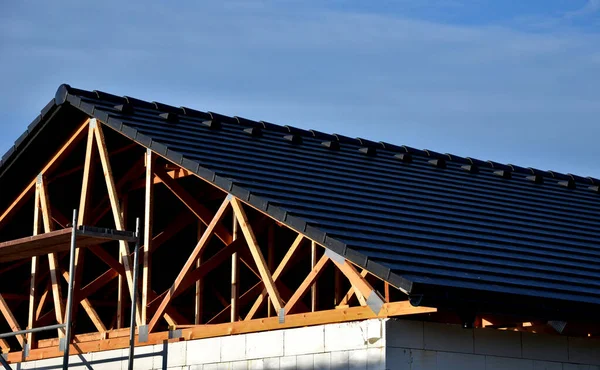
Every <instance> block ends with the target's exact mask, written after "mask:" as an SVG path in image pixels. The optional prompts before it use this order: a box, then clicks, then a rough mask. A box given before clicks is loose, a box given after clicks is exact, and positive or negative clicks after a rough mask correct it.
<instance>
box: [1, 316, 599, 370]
mask: <svg viewBox="0 0 600 370" xmlns="http://www.w3.org/2000/svg"><path fill="white" fill-rule="evenodd" d="M127 355H128V349H123V350H121V349H119V350H112V351H104V352H97V353H90V354H85V355H81V356H71V361H70V363H71V368H73V369H82V370H83V369H95V370H107V369H110V370H113V369H115V370H121V369H127ZM61 367H62V358H56V359H48V360H40V361H31V362H25V363H22V364H18V365H14V366H13V369H48V370H50V369H60V368H61ZM135 368H136V369H168V370H211V369H219V370H220V369H245V370H246V369H264V370H278V369H281V370H284V369H302V370H304V369H330V370H351V369H361V370H384V369H389V370H440V369H459V370H480V369H483V370H504V369H507V370H520V369H525V370H600V340H598V339H595V338H571V337H566V336H559V335H543V334H532V333H521V332H513V331H500V330H494V329H463V328H461V327H460V326H459V325H446V324H438V323H428V322H422V321H409V320H393V319H392V320H378V319H373V320H365V321H360V322H349V323H342V324H329V325H319V326H312V327H305V328H295V329H284V330H275V331H270V332H263V333H252V334H242V335H232V336H224V337H219V338H209V339H199V340H192V341H181V342H172V343H164V344H158V345H150V346H145V347H137V348H136V359H135Z"/></svg>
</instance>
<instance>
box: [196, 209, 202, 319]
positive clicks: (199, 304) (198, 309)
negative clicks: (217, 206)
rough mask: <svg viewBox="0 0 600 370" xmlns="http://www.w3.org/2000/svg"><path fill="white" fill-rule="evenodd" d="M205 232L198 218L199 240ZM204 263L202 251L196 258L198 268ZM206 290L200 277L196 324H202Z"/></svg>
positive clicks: (197, 286) (197, 289)
mask: <svg viewBox="0 0 600 370" xmlns="http://www.w3.org/2000/svg"><path fill="white" fill-rule="evenodd" d="M203 232H204V224H203V223H202V221H200V220H198V240H200V238H201V237H202V233H203ZM201 264H202V252H200V254H199V255H198V259H197V260H196V268H198V267H200V265H201ZM203 291H204V281H203V279H198V280H197V281H196V296H195V304H194V308H195V310H194V324H195V325H200V324H202V295H203V294H204V293H203Z"/></svg>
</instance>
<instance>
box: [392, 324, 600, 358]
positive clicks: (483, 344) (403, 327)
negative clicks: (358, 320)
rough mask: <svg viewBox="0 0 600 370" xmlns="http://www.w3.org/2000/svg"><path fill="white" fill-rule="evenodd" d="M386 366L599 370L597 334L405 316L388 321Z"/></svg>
mask: <svg viewBox="0 0 600 370" xmlns="http://www.w3.org/2000/svg"><path fill="white" fill-rule="evenodd" d="M385 331H386V336H385V337H386V338H385V339H386V355H385V356H386V368H387V369H390V370H438V369H457V370H470V369H473V370H475V369H483V370H504V369H506V370H520V369H524V370H542V369H546V370H555V369H556V370H575V369H577V370H600V340H599V339H595V338H572V337H566V336H559V335H548V334H533V333H526V332H514V331H502V330H495V329H463V328H462V327H461V326H460V325H447V324H438V323H429V322H421V321H408V320H388V321H387V323H386V329H385Z"/></svg>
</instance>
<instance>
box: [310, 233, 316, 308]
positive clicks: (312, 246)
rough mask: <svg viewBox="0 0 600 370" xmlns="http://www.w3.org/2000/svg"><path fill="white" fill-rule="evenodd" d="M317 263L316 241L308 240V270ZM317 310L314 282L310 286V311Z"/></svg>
mask: <svg viewBox="0 0 600 370" xmlns="http://www.w3.org/2000/svg"><path fill="white" fill-rule="evenodd" d="M316 265H317V243H315V242H314V241H311V242H310V270H311V271H312V270H313V269H314V268H315V266H316ZM316 310H317V283H316V282H314V283H313V284H312V286H311V287H310V311H311V312H315V311H316Z"/></svg>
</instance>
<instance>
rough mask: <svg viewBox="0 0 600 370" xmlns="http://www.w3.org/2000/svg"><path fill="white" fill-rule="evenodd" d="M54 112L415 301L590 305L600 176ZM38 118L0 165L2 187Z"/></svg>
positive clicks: (120, 105)
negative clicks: (96, 124) (257, 212)
mask: <svg viewBox="0 0 600 370" xmlns="http://www.w3.org/2000/svg"><path fill="white" fill-rule="evenodd" d="M55 110H68V111H69V112H71V113H69V114H66V113H65V115H66V117H69V115H75V114H76V113H75V112H77V114H84V115H88V116H90V117H95V118H97V119H99V120H101V121H102V122H104V123H106V124H107V125H108V126H110V127H112V128H113V129H115V130H118V131H120V132H122V133H123V134H124V135H126V136H128V137H129V138H131V139H132V140H135V141H137V142H138V143H140V144H142V145H144V146H146V147H148V148H150V149H152V150H153V151H155V152H156V153H158V154H160V155H162V156H164V157H166V158H168V159H170V160H172V161H173V162H176V163H179V164H181V165H182V166H183V167H185V168H187V169H189V170H190V171H192V172H194V173H196V174H198V175H199V176H200V177H202V178H204V179H206V180H207V181H210V182H212V183H214V184H215V185H217V186H219V187H220V188H223V189H224V190H226V191H229V192H231V193H233V194H234V195H236V196H237V197H239V198H241V199H243V200H245V201H248V202H249V203H251V204H252V205H254V206H255V207H257V208H259V209H261V210H263V211H264V212H266V213H268V214H270V215H271V216H273V217H274V218H276V219H277V220H279V221H281V222H283V223H285V224H287V225H289V226H290V227H292V228H294V229H296V230H298V231H299V232H302V233H304V234H305V235H307V236H308V237H310V238H312V239H314V240H316V241H318V242H320V243H322V244H323V245H324V246H326V247H328V248H329V249H331V250H333V251H335V252H337V253H339V254H341V255H343V256H345V257H346V258H348V259H349V260H351V261H353V262H354V263H356V264H358V265H360V266H363V267H365V268H366V269H368V270H369V271H370V272H372V273H373V274H375V275H377V276H379V277H381V278H382V279H384V280H386V281H389V282H390V283H392V284H393V285H394V286H397V287H399V288H401V289H402V290H404V291H406V292H407V293H409V294H410V295H411V296H412V297H413V298H414V299H415V300H416V303H419V301H420V300H421V299H425V300H428V299H429V300H430V301H431V302H433V303H436V304H439V305H441V304H443V302H451V301H452V300H453V299H454V300H456V302H458V301H460V302H462V303H460V304H462V305H470V304H478V305H485V302H488V303H490V304H491V303H493V304H495V305H497V304H506V305H508V306H511V305H517V304H519V305H524V304H527V305H534V306H536V307H537V308H539V307H544V308H546V309H548V310H550V311H553V310H558V309H559V307H560V309H564V308H565V307H569V305H570V303H573V302H577V303H579V304H580V306H579V307H583V306H586V307H588V306H589V307H595V309H597V306H596V305H598V304H600V194H599V185H600V180H597V179H593V178H584V177H579V176H575V175H569V174H560V173H556V172H552V171H540V170H536V169H531V168H523V167H519V166H514V165H505V164H500V163H495V162H490V161H487V162H486V161H481V160H476V159H471V158H462V157H458V156H454V155H450V154H440V153H436V152H433V151H430V150H417V149H414V148H410V147H407V146H398V145H393V144H389V143H384V142H372V141H368V140H364V139H360V138H356V139H355V138H349V137H345V136H342V135H337V134H333V135H332V134H326V133H322V132H319V131H315V130H309V131H306V130H302V129H299V128H295V127H290V126H280V125H275V124H272V123H268V122H263V121H261V122H256V121H252V120H248V119H244V118H241V117H227V116H223V115H220V114H216V113H211V112H201V111H197V110H194V109H190V108H186V107H173V106H168V105H164V104H160V103H156V102H146V101H142V100H137V99H134V98H131V97H119V96H114V95H111V94H107V93H104V92H100V91H92V92H90V91H84V90H78V89H75V88H71V87H69V86H68V85H62V86H61V87H60V88H59V89H58V91H57V94H56V97H55V99H54V100H53V101H52V102H51V103H50V104H49V105H48V106H47V107H46V108H45V111H46V113H45V114H46V115H49V114H50V113H48V112H54V111H55ZM43 114H44V112H43ZM43 114H42V115H41V116H40V117H38V119H36V121H37V122H38V123H39V122H43V121H44V120H45V118H44V117H43ZM36 121H34V124H33V125H30V127H29V130H28V133H26V134H24V135H23V136H22V137H21V138H19V140H17V142H16V143H15V147H14V148H13V149H11V150H9V152H8V153H7V154H6V155H5V156H4V157H3V158H2V162H1V163H0V178H1V177H2V176H3V174H4V173H5V167H7V166H8V165H9V164H10V163H11V161H12V160H13V157H15V154H16V153H18V152H19V148H20V147H22V146H24V144H25V143H27V142H28V140H29V139H28V137H30V136H35V135H33V133H35V132H36V127H37V126H39V124H38V123H36ZM67 122H68V119H67ZM79 122H80V121H79ZM75 124H76V122H69V123H68V124H67V123H64V118H63V125H72V126H71V129H72V128H73V127H74V125H75ZM456 302H454V303H453V304H454V305H457V304H459V303H456ZM474 302H475V303H474ZM592 311H593V310H592Z"/></svg>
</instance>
